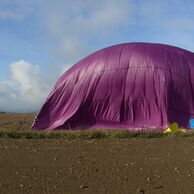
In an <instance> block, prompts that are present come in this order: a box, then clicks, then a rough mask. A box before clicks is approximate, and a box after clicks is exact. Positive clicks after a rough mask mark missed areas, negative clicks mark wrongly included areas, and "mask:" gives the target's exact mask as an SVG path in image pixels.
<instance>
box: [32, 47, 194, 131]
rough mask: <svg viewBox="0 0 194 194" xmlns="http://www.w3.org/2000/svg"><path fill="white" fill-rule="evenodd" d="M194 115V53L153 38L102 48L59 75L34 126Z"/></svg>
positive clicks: (134, 124) (163, 121)
mask: <svg viewBox="0 0 194 194" xmlns="http://www.w3.org/2000/svg"><path fill="white" fill-rule="evenodd" d="M192 118H194V53H192V52H190V51H187V50H184V49H181V48H177V47H174V46H169V45H164V44H154V43H124V44H119V45H114V46H111V47H108V48H105V49H102V50H100V51H97V52H95V53H93V54H91V55H89V56H87V57H86V58H84V59H82V60H81V61H79V62H78V63H76V64H75V65H73V66H72V67H71V68H70V69H69V70H68V71H66V72H65V73H64V74H63V75H62V76H61V77H60V78H59V80H58V81H57V83H56V85H55V86H54V88H53V90H52V91H51V93H50V94H49V96H48V98H47V99H46V102H45V104H44V105H43V106H42V108H41V110H40V112H39V113H38V115H37V117H36V119H35V122H34V124H33V126H32V127H33V128H34V129H38V130H43V129H44V130H53V129H67V130H73V129H87V130H90V129H96V128H100V129H127V130H130V131H134V130H135V131H137V130H142V129H149V130H158V131H160V130H164V129H167V128H168V123H173V122H176V123H178V124H179V126H180V128H186V129H188V128H189V120H190V119H192Z"/></svg>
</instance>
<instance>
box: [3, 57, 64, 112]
mask: <svg viewBox="0 0 194 194" xmlns="http://www.w3.org/2000/svg"><path fill="white" fill-rule="evenodd" d="M55 70H56V71H55V72H54V73H53V74H52V73H50V75H49V77H46V76H43V75H42V74H41V70H40V67H39V66H38V65H33V64H30V63H29V62H27V61H24V60H20V61H17V62H14V63H12V64H11V65H10V79H9V81H6V82H0V94H1V95H0V112H1V111H9V112H33V111H37V110H38V109H39V108H40V106H41V104H42V103H43V102H44V100H45V99H46V97H47V95H48V93H49V92H50V90H51V88H52V86H53V83H54V82H55V81H56V79H57V78H58V76H59V75H60V74H62V72H63V70H64V67H63V69H62V67H60V68H56V69H55Z"/></svg>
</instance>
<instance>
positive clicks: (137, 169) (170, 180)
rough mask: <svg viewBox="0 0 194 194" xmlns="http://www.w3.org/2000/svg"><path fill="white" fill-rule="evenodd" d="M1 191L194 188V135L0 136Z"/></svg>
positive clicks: (113, 193) (113, 192) (175, 191)
mask: <svg viewBox="0 0 194 194" xmlns="http://www.w3.org/2000/svg"><path fill="white" fill-rule="evenodd" d="M0 193H1V194H17V193H33V194H34V193H36V194H39V193H49V194H50V193H59V194H61V193H65V194H66V193H67V194H71V193H72V194H79V193H89V194H94V193H99V194H101V193H102V194H103V193H109V194H125V193H126V194H130V193H132V194H134V193H140V194H141V193H144V194H150V193H165V194H179V193H180V194H183V193H184V194H187V193H188V194H190V193H191V194H192V193H194V137H177V138H160V139H141V138H139V139H120V140H119V139H118V140H116V139H115V140H111V139H99V140H95V139H93V140H74V141H72V140H71V141H70V140H22V139H3V138H1V139H0Z"/></svg>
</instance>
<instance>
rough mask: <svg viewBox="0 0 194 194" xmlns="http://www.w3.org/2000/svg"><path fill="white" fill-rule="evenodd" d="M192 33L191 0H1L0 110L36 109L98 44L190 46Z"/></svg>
mask: <svg viewBox="0 0 194 194" xmlns="http://www.w3.org/2000/svg"><path fill="white" fill-rule="evenodd" d="M193 35H194V1H192V0H162V1H156V0H98V1H93V0H85V1H83V0H71V1H70V0H69V1H67V0H56V1H54V0H0V111H11V112H18V111H19V112H26V111H27V112H29V111H37V110H38V108H39V107H40V105H41V104H42V102H43V101H44V99H45V97H46V96H47V95H48V93H49V91H50V90H51V88H52V86H53V84H54V83H55V81H56V80H57V78H58V77H59V75H60V74H61V73H63V72H64V71H65V70H66V69H67V68H69V67H70V66H71V65H72V64H74V63H75V62H76V61H78V60H79V59H81V58H82V57H84V56H86V55H88V54H89V53H91V52H94V51H96V50H98V49H101V48H104V47H107V46H110V45H113V44H118V43H121V42H159V43H166V44H171V45H175V46H179V47H182V48H185V49H188V50H191V51H194V36H193ZM45 80H46V81H45ZM15 102H17V103H15ZM21 105H25V106H21Z"/></svg>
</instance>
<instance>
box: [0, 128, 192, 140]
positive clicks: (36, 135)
mask: <svg viewBox="0 0 194 194" xmlns="http://www.w3.org/2000/svg"><path fill="white" fill-rule="evenodd" d="M193 135H194V131H193V130H190V131H188V132H185V133H182V132H176V133H166V134H164V133H162V132H130V131H126V130H108V131H107V130H92V131H40V132H38V131H0V138H13V139H66V140H76V139H78V140H81V139H83V140H90V139H124V138H162V137H188V136H193Z"/></svg>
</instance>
